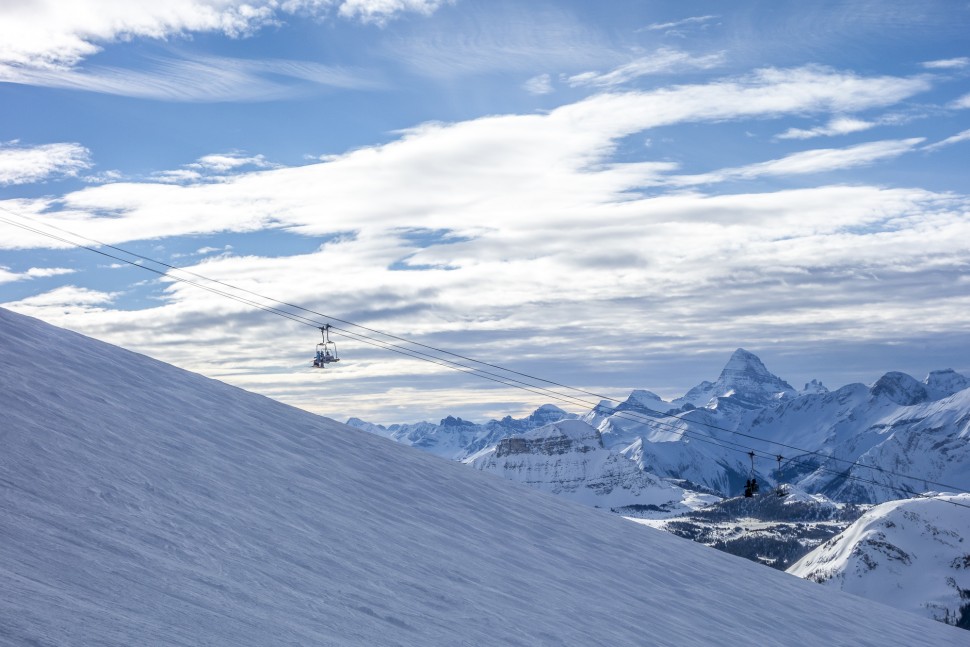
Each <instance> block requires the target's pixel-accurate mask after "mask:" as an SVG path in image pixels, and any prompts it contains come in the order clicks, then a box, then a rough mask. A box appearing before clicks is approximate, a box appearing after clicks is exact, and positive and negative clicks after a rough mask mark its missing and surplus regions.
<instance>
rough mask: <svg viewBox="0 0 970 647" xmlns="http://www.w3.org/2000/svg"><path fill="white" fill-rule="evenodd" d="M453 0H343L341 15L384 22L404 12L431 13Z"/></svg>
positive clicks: (366, 20)
mask: <svg viewBox="0 0 970 647" xmlns="http://www.w3.org/2000/svg"><path fill="white" fill-rule="evenodd" d="M452 1H453V0H343V2H341V3H340V10H339V12H340V15H341V16H344V17H346V18H360V19H361V20H362V21H364V22H374V23H378V24H384V23H386V22H387V21H388V19H390V18H392V17H394V16H395V15H397V14H400V13H404V12H415V13H419V14H424V15H430V14H432V13H434V12H435V11H437V10H438V9H439V8H440V7H441V6H442V5H444V4H451V3H452Z"/></svg>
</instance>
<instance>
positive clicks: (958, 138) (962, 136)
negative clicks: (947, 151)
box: [923, 128, 970, 151]
mask: <svg viewBox="0 0 970 647" xmlns="http://www.w3.org/2000/svg"><path fill="white" fill-rule="evenodd" d="M968 140H970V128H968V129H967V130H964V131H963V132H959V133H957V134H956V135H953V136H952V137H947V138H946V139H944V140H942V141H938V142H936V143H935V144H930V145H929V146H924V147H923V150H924V151H935V150H939V149H941V148H945V147H946V146H952V145H953V144H958V143H960V142H965V141H968Z"/></svg>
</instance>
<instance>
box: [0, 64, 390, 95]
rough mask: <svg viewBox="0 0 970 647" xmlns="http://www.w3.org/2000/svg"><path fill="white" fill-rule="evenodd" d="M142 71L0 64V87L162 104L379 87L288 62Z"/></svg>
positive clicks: (359, 75)
mask: <svg viewBox="0 0 970 647" xmlns="http://www.w3.org/2000/svg"><path fill="white" fill-rule="evenodd" d="M146 63H147V67H146V68H145V69H143V70H131V69H127V68H118V67H103V66H94V67H90V68H87V69H79V68H74V67H61V66H53V67H36V66H35V67H31V66H22V65H8V64H4V63H3V62H2V61H0V82H7V83H19V84H23V85H37V86H44V87H52V88H64V89H71V90H85V91H89V92H100V93H104V94H116V95H122V96H130V97H139V98H145V99H157V100H164V101H200V102H201V101H271V100H276V99H281V98H286V97H292V96H296V95H298V94H300V93H301V92H306V91H307V89H308V88H310V87H312V86H328V87H336V88H354V89H362V90H370V89H374V88H376V87H379V86H380V82H379V81H377V80H376V79H374V78H371V77H372V75H370V74H368V73H364V72H361V71H359V70H347V69H343V68H335V67H330V66H326V65H321V64H319V63H309V62H304V61H290V60H274V59H269V60H266V59H264V60H245V59H233V58H225V57H211V56H210V57H200V58H195V59H187V58H170V59H151V60H148V61H146Z"/></svg>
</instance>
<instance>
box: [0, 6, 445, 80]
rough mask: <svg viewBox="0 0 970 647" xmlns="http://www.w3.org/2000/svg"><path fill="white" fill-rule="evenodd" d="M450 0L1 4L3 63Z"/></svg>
mask: <svg viewBox="0 0 970 647" xmlns="http://www.w3.org/2000/svg"><path fill="white" fill-rule="evenodd" d="M445 1H446V0H285V1H284V2H280V1H279V0H182V1H180V2H176V3H172V2H157V1H154V0H126V1H125V2H109V3H105V2H101V1H100V0H72V2H70V3H66V4H65V3H49V2H28V3H23V2H14V3H10V2H6V3H0V63H5V64H10V65H13V66H15V67H20V68H31V69H38V70H39V69H61V70H63V69H64V68H68V67H71V66H74V65H76V64H77V63H79V62H80V61H81V60H82V59H84V58H87V57H88V56H91V55H92V54H95V53H97V52H98V51H100V49H101V48H102V46H103V45H104V44H106V43H110V42H113V41H117V40H122V39H133V38H151V39H165V38H169V37H173V36H181V35H184V34H190V33H193V32H199V33H203V32H222V33H224V34H226V35H228V36H230V37H245V36H247V35H250V34H252V33H253V32H255V31H256V30H258V29H260V28H262V27H264V26H266V25H270V24H274V23H279V22H280V21H282V20H285V19H286V18H287V17H289V16H292V15H294V14H301V15H311V16H316V17H320V18H323V17H326V16H328V15H330V14H331V13H332V12H333V11H334V10H335V9H336V12H337V14H338V15H340V16H343V17H345V18H351V19H360V20H363V21H366V22H377V23H384V22H386V21H388V20H390V19H391V18H393V17H394V16H396V15H399V14H402V13H406V12H417V13H421V14H429V13H431V12H433V11H434V10H435V9H437V8H438V7H439V6H441V5H442V4H444V2H445Z"/></svg>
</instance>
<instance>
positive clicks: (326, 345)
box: [313, 324, 340, 368]
mask: <svg viewBox="0 0 970 647" xmlns="http://www.w3.org/2000/svg"><path fill="white" fill-rule="evenodd" d="M320 335H321V336H322V337H323V340H322V341H321V342H320V343H319V344H317V352H316V355H314V357H313V368H326V367H327V364H330V363H332V362H339V361H340V358H339V357H337V344H335V343H333V342H332V341H330V324H326V325H325V326H320Z"/></svg>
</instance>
